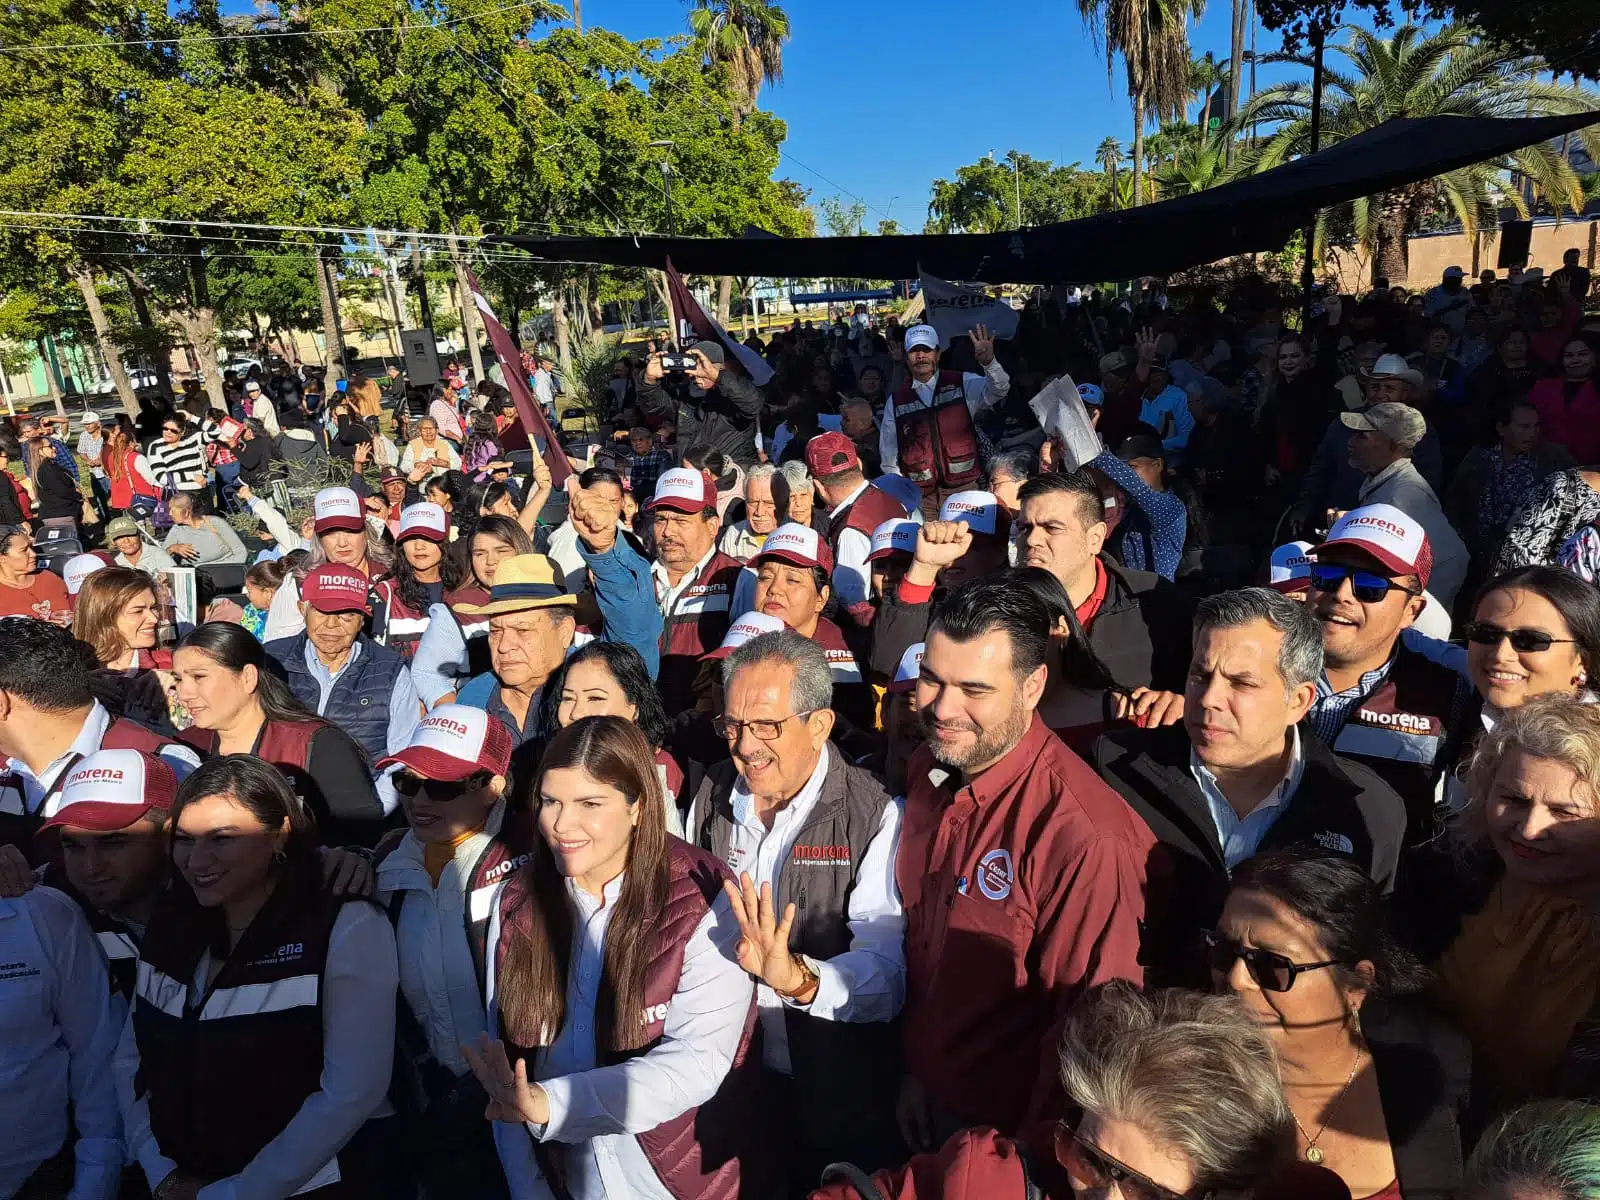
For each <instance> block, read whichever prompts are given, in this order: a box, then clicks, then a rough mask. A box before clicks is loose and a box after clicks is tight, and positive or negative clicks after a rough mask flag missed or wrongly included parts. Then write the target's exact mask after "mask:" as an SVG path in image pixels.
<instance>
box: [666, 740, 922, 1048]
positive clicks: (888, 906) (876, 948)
mask: <svg viewBox="0 0 1600 1200" xmlns="http://www.w3.org/2000/svg"><path fill="white" fill-rule="evenodd" d="M835 753H837V752H836V751H835V750H834V749H833V747H832V746H829V745H825V746H823V748H822V756H821V757H820V758H819V759H818V760H817V766H816V769H815V770H814V771H812V772H811V778H810V779H808V780H807V781H806V785H805V786H804V787H803V788H801V789H800V791H799V793H798V794H797V795H796V796H795V798H794V799H793V800H791V801H789V803H788V804H786V805H784V806H783V807H782V808H780V809H779V810H778V811H777V812H776V813H774V814H773V818H772V828H771V829H768V828H767V827H766V825H764V824H763V823H762V820H761V817H760V815H759V814H758V813H757V812H756V804H755V801H754V799H752V798H751V795H750V790H749V788H748V787H747V786H746V785H745V782H744V777H743V776H740V778H739V782H738V783H736V784H734V787H733V794H732V796H731V797H729V799H730V801H731V803H732V805H733V817H734V826H733V837H732V840H731V841H730V842H729V843H728V866H729V868H730V869H731V870H732V871H733V872H734V873H735V874H738V873H740V872H744V873H746V874H748V875H749V876H750V878H751V880H752V881H753V882H754V883H755V886H756V890H757V892H758V893H759V892H760V889H761V885H762V884H770V885H771V886H772V891H773V895H774V897H776V895H777V891H778V877H779V876H780V875H781V874H782V873H783V866H784V864H785V863H786V862H788V861H789V855H790V852H791V851H792V850H793V849H794V843H795V839H796V838H798V837H799V835H800V831H801V829H803V828H804V827H805V824H806V822H807V821H808V820H809V819H810V817H811V813H812V810H814V809H815V808H816V806H817V800H818V798H819V797H820V796H821V794H822V784H823V781H824V780H825V779H826V778H827V775H828V762H829V759H830V757H831V756H832V755H833V754H835ZM903 811H904V805H903V802H902V801H901V800H900V799H899V798H898V797H897V798H895V799H893V800H891V801H890V802H889V803H888V804H887V805H886V806H885V807H884V810H883V820H882V822H881V823H880V824H879V826H878V832H877V833H875V834H873V835H872V841H871V842H870V843H868V845H867V852H866V853H865V854H864V855H862V856H861V865H860V867H859V868H858V869H857V871H856V885H855V887H854V888H853V889H852V890H851V892H850V906H849V912H848V914H847V916H848V921H849V925H850V949H848V950H846V951H845V952H844V953H843V954H839V955H835V956H834V957H833V958H830V959H827V960H825V961H823V960H816V959H812V958H809V957H808V958H807V959H806V963H807V965H808V966H810V967H811V969H812V970H813V971H815V972H816V973H817V980H818V983H817V994H816V995H815V996H814V997H812V1000H811V1003H810V1004H808V1005H794V1006H795V1007H797V1008H802V1009H803V1010H804V1011H806V1012H809V1013H810V1014H811V1015H812V1016H814V1017H820V1018H821V1019H822V1020H825V1021H888V1020H890V1019H892V1018H893V1017H894V1016H895V1015H896V1014H897V1013H899V1011H900V1006H901V1005H902V1004H904V1003H905V997H906V957H905V926H906V918H905V909H904V907H903V906H902V904H901V900H900V889H899V887H898V886H896V884H895V881H894V863H895V855H896V853H897V852H898V850H899V848H900V819H901V816H902V814H903ZM702 816H703V814H701V813H699V812H696V811H691V812H690V813H689V828H690V829H691V830H693V829H698V828H699V827H700V821H701V819H702ZM756 1003H757V1005H758V1006H759V1011H760V1015H761V1035H762V1036H761V1058H762V1061H763V1062H764V1063H765V1064H766V1065H767V1067H769V1068H770V1069H771V1070H774V1071H781V1072H782V1073H783V1074H785V1075H789V1074H792V1073H793V1071H792V1068H791V1065H790V1061H789V1032H788V1029H787V1028H786V1027H785V1026H784V1016H783V1009H784V1005H786V1004H794V1001H792V1000H785V999H783V998H782V997H781V996H779V995H778V993H777V992H775V991H773V990H772V989H771V988H770V987H768V986H767V985H766V984H764V983H763V984H759V985H758V986H757V988H756Z"/></svg>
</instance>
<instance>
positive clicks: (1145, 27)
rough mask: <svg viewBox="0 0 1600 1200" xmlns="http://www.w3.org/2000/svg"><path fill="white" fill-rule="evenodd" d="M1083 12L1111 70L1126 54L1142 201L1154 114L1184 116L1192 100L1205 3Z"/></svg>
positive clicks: (1105, 6)
mask: <svg viewBox="0 0 1600 1200" xmlns="http://www.w3.org/2000/svg"><path fill="white" fill-rule="evenodd" d="M1078 11H1079V12H1080V13H1081V14H1082V16H1083V19H1084V22H1085V23H1086V24H1088V26H1089V28H1090V29H1091V31H1092V32H1093V34H1094V37H1095V40H1096V42H1097V43H1099V44H1100V45H1102V46H1103V47H1104V48H1105V52H1106V71H1107V72H1108V73H1109V72H1110V70H1111V66H1112V62H1113V56H1114V55H1116V54H1121V55H1122V65H1123V70H1124V72H1125V74H1126V75H1127V80H1128V96H1129V98H1130V99H1131V100H1132V101H1133V198H1134V203H1135V204H1138V203H1140V202H1141V193H1142V192H1143V190H1144V189H1143V186H1142V185H1141V184H1140V181H1139V180H1140V175H1141V174H1142V172H1143V169H1144V129H1145V125H1146V123H1147V121H1148V119H1149V118H1150V117H1151V116H1156V117H1163V116H1171V115H1174V114H1176V113H1179V112H1182V110H1183V107H1184V105H1185V104H1187V103H1188V99H1189V29H1188V24H1189V17H1190V16H1191V15H1193V16H1196V17H1198V16H1199V15H1200V14H1201V13H1202V12H1204V11H1205V0H1078Z"/></svg>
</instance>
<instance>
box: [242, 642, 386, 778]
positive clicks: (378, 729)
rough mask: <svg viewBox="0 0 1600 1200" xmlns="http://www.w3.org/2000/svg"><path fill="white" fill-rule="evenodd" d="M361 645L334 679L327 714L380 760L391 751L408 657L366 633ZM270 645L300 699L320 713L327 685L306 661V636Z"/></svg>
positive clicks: (325, 716)
mask: <svg viewBox="0 0 1600 1200" xmlns="http://www.w3.org/2000/svg"><path fill="white" fill-rule="evenodd" d="M357 645H359V646H360V648H361V652H360V654H358V655H357V656H356V660H355V662H353V663H351V664H350V665H349V666H348V667H346V668H345V671H344V674H342V675H340V676H339V678H338V679H336V680H335V681H334V684H333V691H332V692H331V693H330V694H329V696H328V704H327V707H326V708H324V709H322V718H323V720H325V721H327V722H328V723H329V724H330V725H337V726H338V727H339V728H340V729H342V730H344V731H345V732H346V733H347V734H349V735H350V736H351V737H352V738H354V739H355V741H356V743H357V744H358V745H359V746H360V747H361V749H362V750H364V751H365V752H366V754H367V757H368V759H369V760H370V761H372V762H376V761H377V760H378V759H380V758H382V757H383V756H384V755H385V754H387V753H388V752H389V715H390V698H391V697H392V696H393V695H394V693H395V691H396V689H397V688H398V687H399V685H400V677H401V675H403V674H404V673H405V669H406V660H405V659H404V658H402V657H401V655H400V653H399V652H398V651H396V650H390V649H388V648H387V647H384V646H380V645H378V643H377V642H375V641H373V640H372V639H371V638H369V637H368V636H367V635H366V634H364V633H363V634H359V635H357ZM265 649H266V652H267V654H268V655H270V656H271V657H272V658H273V659H274V660H275V661H276V662H277V663H278V664H279V665H280V666H281V667H282V668H283V672H284V674H285V676H287V677H288V680H289V690H290V691H291V692H293V693H294V696H295V699H296V700H298V701H300V703H302V704H304V705H305V706H306V707H307V708H309V709H310V710H311V711H312V712H316V711H317V709H318V706H319V705H320V704H321V701H322V686H321V684H320V683H318V681H317V679H316V677H315V676H314V675H312V674H311V669H310V668H309V667H307V666H306V635H305V634H303V633H301V634H297V635H295V636H294V637H287V638H278V639H276V640H275V641H271V642H268V643H267V644H266V647H265ZM409 682H410V681H409V680H407V683H409Z"/></svg>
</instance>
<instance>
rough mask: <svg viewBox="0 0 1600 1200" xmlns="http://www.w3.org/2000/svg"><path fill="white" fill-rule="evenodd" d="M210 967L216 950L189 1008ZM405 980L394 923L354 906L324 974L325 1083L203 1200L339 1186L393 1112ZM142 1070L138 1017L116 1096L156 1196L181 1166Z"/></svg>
mask: <svg viewBox="0 0 1600 1200" xmlns="http://www.w3.org/2000/svg"><path fill="white" fill-rule="evenodd" d="M211 965H212V959H211V955H210V953H209V952H208V953H206V954H203V955H201V956H200V962H199V965H198V966H197V967H196V968H195V977H194V979H193V980H192V981H190V985H189V994H188V998H187V1000H186V1002H185V1007H186V1009H187V1008H189V1007H192V1006H194V1005H195V1004H197V1003H199V1001H200V998H201V997H202V996H204V995H205V993H206V990H207V980H208V978H209V976H210V974H211ZM141 969H142V968H141ZM398 981H399V969H398V967H397V966H396V962H395V949H394V931H393V929H391V928H390V926H389V918H388V917H387V916H386V915H384V913H382V912H381V911H379V910H378V909H377V908H375V907H373V906H372V905H370V904H362V903H355V904H346V905H345V906H344V907H343V908H341V909H340V910H339V915H338V917H337V918H335V920H334V923H333V932H332V935H331V937H330V938H329V941H328V959H327V966H326V968H325V969H324V970H323V975H322V989H323V990H322V1079H321V1084H322V1086H321V1087H320V1088H319V1089H318V1090H317V1091H315V1092H312V1093H311V1095H309V1096H307V1097H306V1099H305V1103H304V1104H302V1105H301V1106H300V1109H299V1111H298V1112H296V1113H295V1114H294V1116H292V1117H290V1118H289V1123H288V1124H287V1125H285V1126H284V1127H283V1130H282V1132H280V1133H279V1134H278V1136H277V1137H275V1138H273V1139H272V1140H271V1141H270V1142H268V1143H267V1144H266V1145H265V1146H263V1147H261V1150H260V1152H259V1153H258V1154H257V1155H256V1156H255V1157H254V1158H252V1159H251V1160H250V1161H249V1162H248V1163H247V1164H246V1165H245V1168H244V1170H242V1171H240V1172H239V1173H238V1174H237V1175H230V1176H228V1178H226V1179H219V1180H217V1181H216V1182H215V1183H209V1184H207V1185H206V1186H205V1187H203V1188H201V1189H200V1192H199V1198H200V1200H283V1197H285V1196H295V1195H299V1194H300V1193H301V1192H309V1191H312V1190H314V1189H316V1188H319V1187H326V1186H328V1185H329V1184H332V1183H337V1182H338V1181H339V1179H340V1174H339V1165H338V1154H339V1151H340V1150H342V1149H343V1148H344V1146H345V1143H347V1142H348V1141H349V1140H350V1139H351V1138H352V1137H354V1136H355V1134H356V1132H357V1131H358V1130H360V1128H361V1126H362V1125H364V1124H365V1123H366V1122H367V1121H368V1120H370V1119H371V1118H373V1117H380V1116H387V1115H390V1114H392V1113H393V1112H394V1108H393V1106H392V1105H390V1103H389V1099H388V1093H389V1077H390V1074H391V1073H392V1071H393V1069H394V1018H395V988H396V986H397V985H398ZM138 1070H139V1045H138V1042H137V1041H136V1040H135V1038H134V1035H133V1018H132V1017H131V1016H130V1017H129V1018H128V1021H127V1024H126V1025H125V1026H124V1027H123V1030H122V1041H121V1043H120V1044H119V1045H118V1046H117V1057H116V1064H115V1074H116V1086H117V1096H118V1099H119V1100H120V1101H121V1105H122V1120H123V1124H124V1125H125V1126H126V1129H127V1133H126V1137H127V1146H128V1155H129V1157H130V1158H132V1159H133V1160H134V1161H136V1162H137V1163H138V1164H139V1166H140V1167H141V1168H142V1169H143V1170H144V1174H145V1178H146V1179H147V1180H148V1181H149V1183H150V1187H151V1190H154V1189H155V1188H156V1186H157V1185H158V1184H160V1182H161V1181H162V1180H163V1179H165V1178H166V1177H167V1176H168V1175H170V1174H171V1173H172V1171H173V1170H174V1169H175V1168H176V1167H177V1165H178V1164H177V1163H175V1162H173V1161H172V1160H171V1159H170V1158H168V1157H166V1155H164V1154H162V1153H161V1147H160V1146H159V1145H158V1144H157V1143H156V1138H155V1133H154V1132H153V1131H152V1130H151V1128H150V1103H149V1100H148V1098H147V1097H144V1096H137V1097H136V1096H135V1095H134V1089H133V1083H134V1077H135V1075H136V1074H137V1073H138Z"/></svg>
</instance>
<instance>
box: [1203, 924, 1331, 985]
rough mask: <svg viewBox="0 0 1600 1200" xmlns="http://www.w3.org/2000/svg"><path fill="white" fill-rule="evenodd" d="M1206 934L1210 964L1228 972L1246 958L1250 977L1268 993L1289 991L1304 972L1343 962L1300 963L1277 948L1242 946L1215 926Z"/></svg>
mask: <svg viewBox="0 0 1600 1200" xmlns="http://www.w3.org/2000/svg"><path fill="white" fill-rule="evenodd" d="M1204 937H1205V943H1206V965H1207V966H1209V967H1210V968H1211V969H1212V970H1213V971H1215V972H1216V973H1217V974H1218V975H1226V974H1228V973H1229V972H1230V971H1232V970H1233V964H1234V963H1235V962H1237V961H1238V960H1239V959H1243V960H1244V967H1245V970H1247V971H1249V972H1250V978H1251V979H1254V980H1255V981H1256V986H1257V987H1259V988H1260V989H1261V990H1262V991H1264V992H1287V991H1288V990H1289V989H1290V988H1292V987H1293V986H1294V981H1295V979H1296V978H1297V977H1298V976H1299V975H1300V974H1301V973H1302V972H1304V971H1320V970H1322V969H1323V968H1325V967H1337V966H1339V965H1340V960H1339V959H1336V958H1330V959H1329V960H1328V961H1327V962H1314V963H1297V962H1294V961H1293V960H1291V959H1290V958H1288V957H1287V956H1286V955H1282V954H1279V953H1278V952H1277V951H1275V950H1259V949H1256V948H1254V947H1246V946H1241V945H1240V944H1239V943H1238V942H1236V941H1234V940H1233V939H1232V938H1231V937H1229V936H1228V935H1227V934H1224V933H1218V932H1217V931H1216V930H1215V929H1208V930H1206V932H1205V935H1204Z"/></svg>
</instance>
